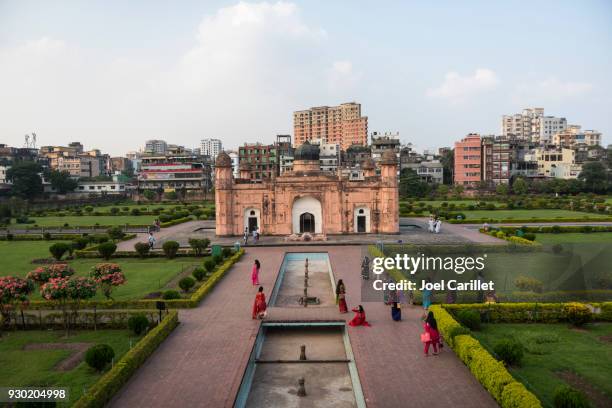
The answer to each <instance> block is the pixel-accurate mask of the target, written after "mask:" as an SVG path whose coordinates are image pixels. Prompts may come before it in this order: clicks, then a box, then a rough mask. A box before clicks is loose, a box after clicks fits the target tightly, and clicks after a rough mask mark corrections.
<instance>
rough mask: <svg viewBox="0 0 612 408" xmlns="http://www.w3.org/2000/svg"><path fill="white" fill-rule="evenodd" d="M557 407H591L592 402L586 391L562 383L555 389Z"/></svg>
mask: <svg viewBox="0 0 612 408" xmlns="http://www.w3.org/2000/svg"><path fill="white" fill-rule="evenodd" d="M554 403H555V408H590V407H591V403H590V402H589V400H588V399H587V397H586V395H584V393H582V392H580V391H578V390H577V389H575V388H572V387H570V386H569V385H562V386H560V387H558V388H557V389H556V390H555V396H554Z"/></svg>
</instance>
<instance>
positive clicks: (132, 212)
mask: <svg viewBox="0 0 612 408" xmlns="http://www.w3.org/2000/svg"><path fill="white" fill-rule="evenodd" d="M130 214H131V215H136V216H138V215H140V209H138V208H132V210H131V211H130Z"/></svg>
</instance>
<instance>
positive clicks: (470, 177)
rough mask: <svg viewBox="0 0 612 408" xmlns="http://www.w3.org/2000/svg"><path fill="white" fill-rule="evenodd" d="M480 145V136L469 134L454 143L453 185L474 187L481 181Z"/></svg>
mask: <svg viewBox="0 0 612 408" xmlns="http://www.w3.org/2000/svg"><path fill="white" fill-rule="evenodd" d="M481 154H482V144H481V140H480V135H478V134H476V133H470V134H469V135H467V136H466V137H464V138H463V139H461V140H460V141H459V142H455V174H454V183H455V184H461V185H465V186H467V185H472V186H476V185H477V184H478V183H480V180H481V179H482V167H481V157H482V155H481Z"/></svg>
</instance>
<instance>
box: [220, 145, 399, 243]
mask: <svg viewBox="0 0 612 408" xmlns="http://www.w3.org/2000/svg"><path fill="white" fill-rule="evenodd" d="M223 154H224V153H223ZM220 156H221V155H220ZM228 159H229V157H228ZM372 173H373V172H371V173H369V174H368V176H367V177H364V179H363V180H356V181H353V180H348V179H347V178H343V177H341V176H339V175H336V174H332V173H329V172H323V171H320V170H319V165H318V160H317V161H316V163H315V162H314V161H311V160H297V161H296V162H294V170H293V171H290V172H286V173H284V174H283V175H281V176H278V177H274V178H272V179H270V180H264V181H263V182H257V183H256V182H252V181H251V180H249V179H234V178H233V177H232V168H231V163H229V164H228V161H227V160H225V157H220V158H218V159H217V164H216V169H215V190H216V194H215V201H216V202H215V204H216V234H217V235H219V236H235V235H242V234H243V233H244V231H245V228H246V229H248V230H249V231H252V230H253V229H254V228H256V229H257V230H258V231H259V233H260V234H262V235H291V234H301V233H311V234H314V235H317V234H324V235H326V234H352V233H387V234H394V233H398V232H399V207H398V206H399V204H398V200H399V197H398V180H397V164H396V162H395V155H393V157H392V158H391V157H389V158H388V159H387V160H386V161H385V160H382V161H381V164H380V175H379V176H377V175H372ZM244 174H246V173H244Z"/></svg>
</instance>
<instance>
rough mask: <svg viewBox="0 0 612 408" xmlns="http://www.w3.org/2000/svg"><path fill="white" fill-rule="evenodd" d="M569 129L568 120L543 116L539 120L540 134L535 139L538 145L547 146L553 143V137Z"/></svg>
mask: <svg viewBox="0 0 612 408" xmlns="http://www.w3.org/2000/svg"><path fill="white" fill-rule="evenodd" d="M565 128H567V119H565V118H557V117H554V116H542V117H540V118H539V128H538V130H539V133H538V134H537V135H536V138H535V139H532V140H533V141H534V142H536V143H540V144H541V145H547V144H550V143H552V139H553V135H554V134H556V133H559V132H562V131H564V130H565Z"/></svg>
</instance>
